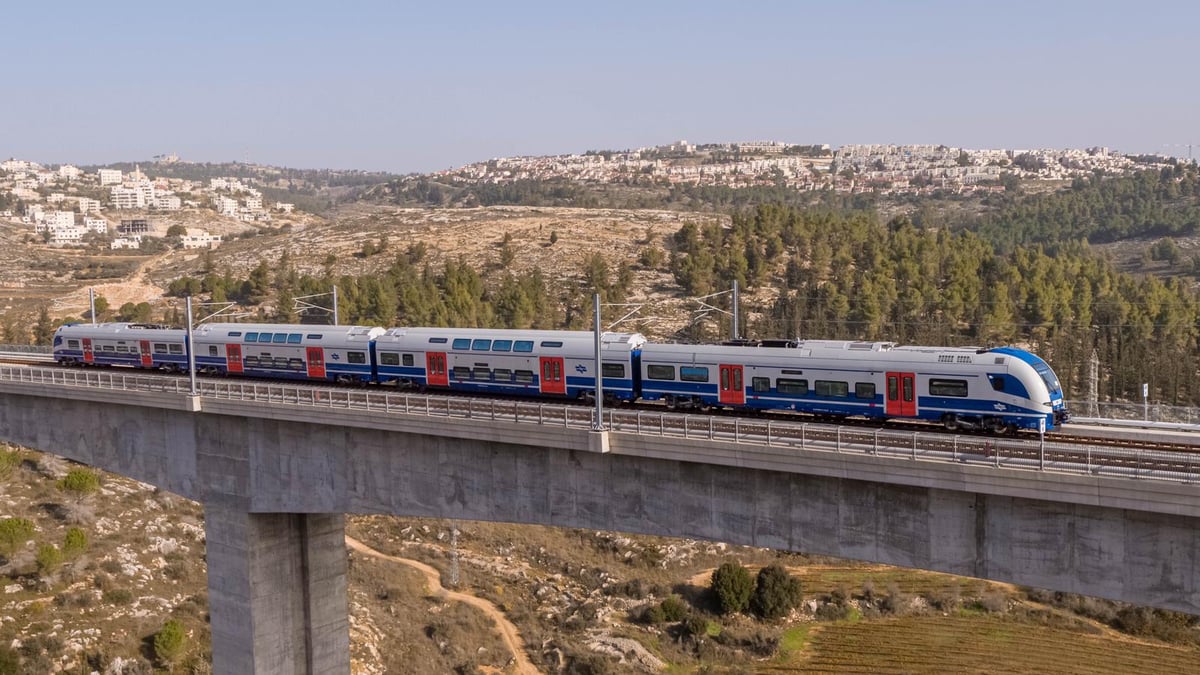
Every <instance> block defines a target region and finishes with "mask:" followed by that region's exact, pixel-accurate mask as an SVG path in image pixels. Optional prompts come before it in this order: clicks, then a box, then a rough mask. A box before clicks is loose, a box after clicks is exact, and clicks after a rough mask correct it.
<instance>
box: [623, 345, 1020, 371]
mask: <svg viewBox="0 0 1200 675" xmlns="http://www.w3.org/2000/svg"><path fill="white" fill-rule="evenodd" d="M1018 352H1019V353H1023V354H1028V352H1025V351H1024V350H1020V349H1015V348H1012V347H1005V348H1000V349H980V348H978V347H928V346H917V345H903V346H902V345H897V344H896V343H894V342H857V341H850V340H797V341H795V342H793V343H790V344H789V345H788V346H779V347H762V346H758V347H754V346H741V345H687V344H657V343H651V344H648V345H646V346H645V347H643V348H642V355H643V358H645V359H648V360H653V358H654V357H655V355H666V356H676V357H678V356H683V355H687V354H694V355H696V356H697V357H702V356H710V357H712V358H735V357H738V358H744V359H754V360H757V361H762V360H764V359H768V360H769V359H774V358H779V359H783V360H791V359H796V358H815V359H829V360H835V361H836V360H847V361H878V362H880V363H888V362H912V363H958V364H977V365H999V364H1002V363H1004V361H1003V360H1002V359H1004V357H1005V356H1013V357H1016V358H1018V359H1020V360H1022V361H1028V359H1025V358H1022V357H1021V356H1020V355H1019V354H1018ZM998 359H999V360H998Z"/></svg>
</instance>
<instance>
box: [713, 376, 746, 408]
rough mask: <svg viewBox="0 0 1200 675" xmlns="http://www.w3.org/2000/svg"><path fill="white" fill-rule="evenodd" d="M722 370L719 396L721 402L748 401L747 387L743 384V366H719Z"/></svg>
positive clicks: (736, 402) (732, 403)
mask: <svg viewBox="0 0 1200 675" xmlns="http://www.w3.org/2000/svg"><path fill="white" fill-rule="evenodd" d="M719 367H720V370H721V386H720V393H719V394H718V396H717V398H718V400H720V401H721V403H728V404H731V405H744V404H745V403H746V387H745V386H743V384H742V367H741V366H719Z"/></svg>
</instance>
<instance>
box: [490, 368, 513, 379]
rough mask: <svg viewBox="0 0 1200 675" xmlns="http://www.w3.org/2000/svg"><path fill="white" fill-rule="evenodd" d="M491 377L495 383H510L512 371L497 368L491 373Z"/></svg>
mask: <svg viewBox="0 0 1200 675" xmlns="http://www.w3.org/2000/svg"><path fill="white" fill-rule="evenodd" d="M492 377H494V378H496V381H497V382H512V371H511V370H509V369H507V368H497V369H495V370H493V371H492Z"/></svg>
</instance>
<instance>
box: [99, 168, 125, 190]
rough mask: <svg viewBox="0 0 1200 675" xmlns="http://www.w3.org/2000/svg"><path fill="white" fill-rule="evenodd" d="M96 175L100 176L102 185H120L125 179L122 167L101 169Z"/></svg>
mask: <svg viewBox="0 0 1200 675" xmlns="http://www.w3.org/2000/svg"><path fill="white" fill-rule="evenodd" d="M96 175H97V176H99V177H100V185H102V186H103V185H120V184H121V181H122V180H123V179H122V178H121V170H120V169H100V170H99V171H97V172H96Z"/></svg>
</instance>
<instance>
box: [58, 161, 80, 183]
mask: <svg viewBox="0 0 1200 675" xmlns="http://www.w3.org/2000/svg"><path fill="white" fill-rule="evenodd" d="M82 175H83V171H81V170H80V169H79V167H76V166H71V165H70V164H63V165H62V166H60V167H58V177H59V178H62V179H64V180H75V179H76V178H79V177H80V176H82Z"/></svg>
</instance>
